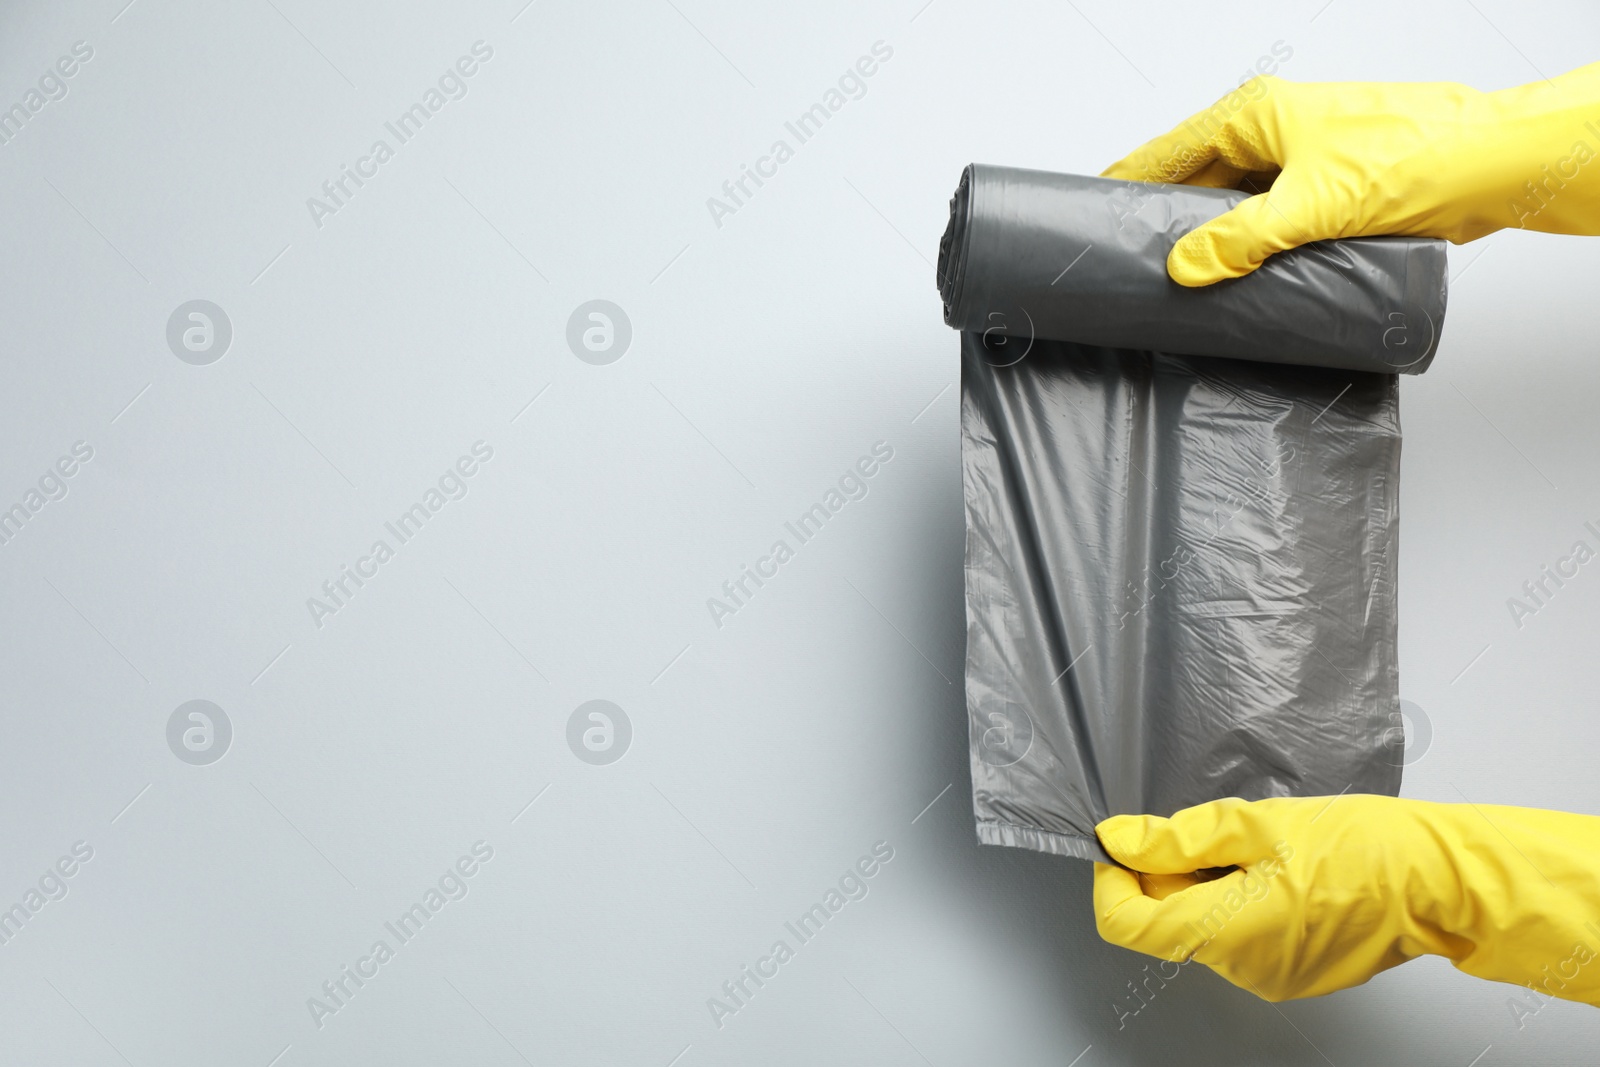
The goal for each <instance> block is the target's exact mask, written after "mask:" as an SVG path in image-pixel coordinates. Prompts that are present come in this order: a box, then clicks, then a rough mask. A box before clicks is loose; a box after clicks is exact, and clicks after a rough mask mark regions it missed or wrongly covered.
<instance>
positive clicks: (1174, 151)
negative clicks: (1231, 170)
mask: <svg viewBox="0 0 1600 1067" xmlns="http://www.w3.org/2000/svg"><path fill="white" fill-rule="evenodd" d="M1216 158H1217V150H1216V148H1215V147H1213V146H1211V145H1209V144H1207V143H1205V142H1204V141H1203V140H1197V139H1196V138H1195V136H1194V135H1193V133H1191V132H1190V131H1189V130H1188V129H1187V128H1186V127H1185V126H1179V127H1178V128H1177V129H1175V130H1173V131H1172V132H1171V133H1166V134H1162V135H1161V136H1160V137H1156V138H1152V139H1151V140H1149V141H1147V142H1145V143H1144V144H1142V145H1140V146H1139V147H1138V148H1136V149H1134V150H1133V151H1132V152H1130V153H1128V154H1127V155H1126V156H1123V157H1122V158H1121V159H1119V160H1117V161H1116V162H1115V163H1113V164H1111V166H1109V167H1107V168H1106V169H1105V170H1103V171H1101V172H1100V177H1102V178H1117V179H1120V180H1122V181H1135V182H1182V181H1185V180H1187V179H1188V178H1189V176H1190V175H1192V174H1194V173H1196V172H1198V171H1200V170H1202V169H1204V168H1205V167H1206V166H1207V165H1208V164H1209V163H1210V162H1211V161H1212V160H1214V159H1216Z"/></svg>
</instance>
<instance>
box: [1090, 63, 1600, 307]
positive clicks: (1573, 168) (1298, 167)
mask: <svg viewBox="0 0 1600 1067" xmlns="http://www.w3.org/2000/svg"><path fill="white" fill-rule="evenodd" d="M1597 155H1600V63H1597V64H1592V65H1590V66H1587V67H1582V68H1580V69H1578V70H1575V71H1572V72H1570V73H1568V74H1565V75H1562V76H1561V77H1559V78H1557V79H1555V81H1553V82H1544V81H1541V82H1535V83H1533V84H1531V85H1525V86H1519V87H1517V88H1514V89H1505V90H1502V91H1500V92H1494V93H1483V92H1479V91H1478V90H1476V89H1472V88H1470V87H1468V86H1465V85H1457V84H1454V83H1449V82H1437V83H1378V82H1373V83H1368V82H1348V83H1340V82H1328V83H1317V84H1296V83H1294V82H1289V81H1284V80H1283V79H1281V78H1275V77H1271V76H1265V75H1264V76H1262V77H1258V78H1253V79H1251V80H1250V81H1248V82H1246V83H1245V84H1244V85H1241V86H1240V87H1239V88H1238V89H1237V90H1235V91H1234V92H1232V93H1229V94H1228V95H1227V96H1224V97H1223V98H1222V99H1221V100H1219V101H1217V103H1215V104H1213V105H1212V106H1211V107H1209V108H1207V109H1206V110H1205V111H1202V112H1200V113H1199V114H1197V115H1195V116H1193V117H1192V118H1190V119H1188V120H1187V121H1186V122H1184V123H1182V124H1181V125H1179V126H1178V127H1177V128H1176V129H1174V130H1173V131H1172V132H1170V133H1168V134H1166V135H1164V136H1161V137H1157V138H1156V139H1155V140H1153V141H1151V142H1149V143H1148V144H1146V145H1144V146H1143V147H1142V148H1139V149H1138V150H1137V151H1135V152H1133V153H1132V154H1131V155H1129V156H1127V157H1126V158H1124V159H1122V160H1120V161H1118V162H1116V163H1114V164H1112V165H1111V166H1110V167H1108V168H1107V169H1106V170H1105V171H1104V172H1103V174H1102V176H1103V177H1107V178H1119V179H1125V180H1135V181H1154V182H1183V183H1187V184H1191V185H1206V186H1215V187H1228V188H1237V189H1243V190H1248V191H1252V192H1255V193H1257V194H1258V195H1255V196H1252V197H1250V198H1249V199H1247V200H1245V201H1243V202H1241V203H1240V204H1238V205H1237V206H1236V207H1234V208H1233V210H1231V211H1229V212H1227V213H1226V214H1224V215H1222V216H1220V217H1218V218H1216V219H1214V220H1212V221H1211V222H1208V223H1206V224H1205V225H1203V226H1200V227H1198V228H1197V229H1195V230H1194V231H1192V232H1191V233H1188V234H1186V235H1185V236H1184V237H1183V238H1181V239H1180V240H1179V241H1178V243H1177V244H1176V245H1175V246H1173V249H1172V252H1171V254H1170V255H1169V256H1168V258H1167V271H1168V273H1169V274H1170V275H1171V277H1172V279H1173V280H1174V281H1176V282H1178V283H1179V284H1180V285H1187V286H1199V285H1210V284H1212V283H1213V282H1217V281H1220V280H1222V279H1224V278H1236V277H1239V276H1241V275H1244V274H1248V273H1250V272H1251V271H1253V270H1255V269H1256V268H1257V267H1259V266H1260V265H1261V264H1262V262H1263V261H1264V260H1265V259H1266V258H1267V257H1268V256H1270V255H1272V254H1273V253H1275V252H1282V251H1284V250H1286V249H1290V248H1295V247H1297V246H1299V245H1302V244H1305V243H1307V242H1309V241H1321V240H1327V239H1330V238H1335V237H1371V236H1379V235H1383V234H1405V235H1411V236H1426V237H1443V238H1448V239H1449V240H1451V241H1454V242H1456V243H1457V244H1460V243H1462V242H1465V241H1471V240H1475V239H1476V238H1479V237H1482V236H1484V235H1485V234H1489V233H1493V232H1494V231H1496V230H1499V229H1502V228H1505V227H1507V226H1522V227H1526V228H1528V229H1534V230H1543V231H1545V232H1547V233H1581V234H1597V233H1600V163H1597V162H1595V159H1596V156H1597Z"/></svg>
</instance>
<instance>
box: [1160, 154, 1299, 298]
mask: <svg viewBox="0 0 1600 1067" xmlns="http://www.w3.org/2000/svg"><path fill="white" fill-rule="evenodd" d="M1279 184H1280V185H1281V184H1282V180H1281V179H1280V182H1279ZM1277 192H1278V189H1277V188H1276V187H1274V189H1273V190H1272V191H1271V192H1266V193H1258V194H1256V195H1255V196H1252V197H1250V198H1249V199H1247V200H1242V201H1240V202H1239V203H1238V204H1237V205H1235V206H1234V208H1233V209H1232V210H1231V211H1228V212H1226V213H1224V214H1221V215H1218V216H1217V217H1216V218H1214V219H1212V220H1211V221H1210V222H1207V223H1204V224H1202V225H1200V226H1197V227H1195V228H1194V229H1193V230H1190V231H1189V232H1188V233H1186V234H1184V235H1183V236H1182V237H1181V238H1179V239H1178V243H1177V244H1175V245H1173V246H1172V251H1171V252H1170V253H1168V255H1167V274H1168V275H1169V276H1171V278H1172V280H1173V281H1175V282H1177V283H1178V284H1179V285H1183V286H1188V287H1190V288H1194V287H1197V286H1202V285H1212V284H1215V283H1216V282H1220V281H1222V280H1223V279H1224V278H1239V277H1243V276H1244V275H1246V274H1249V273H1250V272H1251V271H1253V270H1255V269H1256V268H1257V267H1259V266H1261V264H1262V263H1264V262H1266V259H1267V257H1268V256H1270V255H1272V254H1273V253H1275V252H1283V251H1286V250H1288V249H1290V248H1297V247H1299V246H1300V245H1303V244H1306V243H1307V242H1309V241H1314V240H1317V237H1315V236H1313V235H1312V234H1311V233H1310V232H1309V231H1308V229H1307V227H1306V225H1305V223H1304V222H1302V221H1297V220H1295V219H1293V218H1291V213H1287V212H1286V209H1285V208H1284V206H1283V202H1284V201H1285V200H1286V199H1287V198H1285V197H1282V196H1276V197H1275V194H1276V193H1277Z"/></svg>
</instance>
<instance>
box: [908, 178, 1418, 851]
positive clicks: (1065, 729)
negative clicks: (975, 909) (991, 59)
mask: <svg viewBox="0 0 1600 1067" xmlns="http://www.w3.org/2000/svg"><path fill="white" fill-rule="evenodd" d="M1244 195H1245V194H1243V193H1238V192H1232V191H1227V190H1215V189H1200V188H1190V187H1185V186H1167V185H1146V184H1144V183H1130V182H1115V181H1108V180H1105V179H1098V178H1085V177H1078V176H1072V175H1055V174H1044V173H1040V172H1036V171H1022V170H1015V169H1009V168H999V167H983V166H972V167H969V168H968V169H967V171H966V173H965V174H964V175H963V177H962V181H961V186H960V188H959V189H958V191H957V194H956V197H955V199H954V200H953V201H952V203H951V221H950V227H949V229H948V230H947V231H946V234H945V238H944V241H943V242H942V244H941V248H940V256H939V284H940V290H941V293H942V295H943V296H944V300H945V320H946V322H947V323H949V324H950V325H952V326H954V327H956V328H957V329H960V330H961V331H962V335H961V352H962V368H961V383H962V401H961V454H962V466H963V481H964V491H965V499H966V523H967V536H966V604H967V608H966V610H967V661H966V696H967V706H968V713H969V717H970V730H971V751H972V761H971V762H972V782H973V803H974V809H975V813H976V817H977V825H978V836H979V839H980V840H982V841H984V842H986V843H990V844H1005V845H1017V846H1023V847H1028V848H1034V849H1039V850H1043V851H1048V852H1055V853H1060V854H1064V855H1069V856H1076V857H1079V858H1084V859H1099V860H1102V861H1106V860H1107V859H1108V857H1106V856H1105V854H1104V852H1103V851H1102V850H1101V849H1100V847H1099V844H1098V842H1097V841H1096V839H1095V837H1094V826H1095V824H1096V823H1098V822H1099V821H1101V820H1102V819H1104V818H1106V817H1107V816H1109V815H1113V814H1119V813H1150V814H1158V815H1168V814H1171V813H1172V812H1173V811H1176V810H1178V809H1179V808H1183V807H1187V806H1189V805H1192V804H1198V803H1202V802H1204V801H1207V800H1212V799H1216V798H1219V797H1224V796H1238V797H1244V798H1247V799H1257V798H1261V797H1266V796H1283V795H1334V794H1338V793H1341V792H1347V791H1348V792H1357V793H1387V794H1394V793H1397V792H1398V790H1399V786H1400V765H1401V762H1402V754H1403V747H1402V746H1403V734H1402V733H1401V731H1400V728H1399V727H1400V717H1399V707H1398V668H1397V664H1396V656H1395V620H1396V605H1395V578H1396V575H1395V561H1396V541H1397V536H1398V520H1397V511H1396V504H1397V494H1398V489H1399V484H1398V476H1399V461H1400V424H1399V408H1398V399H1399V397H1398V384H1397V379H1396V377H1395V373H1396V372H1399V371H1406V372H1412V373H1415V372H1417V371H1420V370H1422V369H1423V368H1424V367H1426V365H1427V363H1428V362H1429V361H1430V360H1431V359H1432V356H1433V352H1434V350H1435V348H1436V347H1437V343H1438V336H1439V330H1440V327H1441V326H1442V324H1443V320H1444V307H1445V279H1446V273H1445V255H1444V250H1443V245H1442V243H1441V242H1438V241H1433V240H1424V239H1394V238H1386V239H1376V240H1372V239H1369V240H1347V241H1333V242H1324V243H1320V244H1315V245H1308V246H1306V247H1305V248H1302V249H1298V250H1295V251H1292V252H1287V253H1283V254H1280V255H1277V256H1274V257H1272V258H1271V259H1270V260H1269V261H1268V262H1267V263H1266V264H1265V265H1264V266H1263V267H1262V268H1261V269H1260V270H1258V271H1257V272H1255V273H1254V274H1252V275H1249V276H1247V277H1245V278H1241V279H1236V280H1232V281H1226V282H1223V283H1220V284H1219V285H1216V286H1212V287H1209V288H1206V289H1196V290H1187V289H1183V288H1182V287H1180V286H1177V285H1175V284H1174V283H1172V282H1171V281H1170V280H1168V278H1167V276H1166V269H1165V263H1166V256H1167V252H1168V250H1169V249H1170V248H1171V246H1172V243H1173V242H1174V241H1176V240H1177V238H1178V237H1179V236H1181V235H1182V234H1183V233H1186V232H1188V231H1189V230H1190V229H1192V228H1193V227H1194V226H1196V225H1198V224H1199V223H1201V222H1203V221H1205V220H1206V219H1209V218H1212V217H1214V216H1216V215H1218V214H1220V213H1221V212H1223V211H1225V210H1227V208H1228V207H1230V206H1231V205H1232V204H1234V203H1236V202H1237V201H1238V200H1240V199H1242V198H1243V196H1244ZM1179 353H1182V354H1179ZM1230 356H1231V357H1234V358H1221V357H1230Z"/></svg>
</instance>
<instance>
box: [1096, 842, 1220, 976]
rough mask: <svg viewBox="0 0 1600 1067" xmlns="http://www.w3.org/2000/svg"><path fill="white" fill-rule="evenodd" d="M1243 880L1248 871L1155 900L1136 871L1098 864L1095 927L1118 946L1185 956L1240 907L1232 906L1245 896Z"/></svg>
mask: <svg viewBox="0 0 1600 1067" xmlns="http://www.w3.org/2000/svg"><path fill="white" fill-rule="evenodd" d="M1244 878H1245V872H1243V871H1235V872H1233V873H1232V874H1229V875H1226V876H1224V877H1222V878H1219V879H1217V880H1215V881H1211V882H1199V883H1196V884H1194V885H1191V886H1189V887H1188V888H1187V889H1183V890H1181V891H1179V892H1176V893H1174V894H1172V895H1171V896H1169V897H1167V898H1166V899H1165V900H1157V899H1155V898H1154V897H1150V896H1146V895H1145V894H1144V893H1143V892H1142V891H1141V888H1140V884H1139V876H1138V875H1136V874H1133V873H1132V872H1129V871H1124V870H1122V869H1121V868H1119V867H1111V866H1108V865H1105V864H1097V865H1096V867H1095V872H1094V910H1095V928H1096V929H1097V930H1098V931H1099V932H1100V936H1101V937H1102V938H1104V939H1105V940H1106V941H1109V942H1110V943H1112V944H1114V945H1120V946H1122V947H1123V948H1127V949H1132V950H1133V951H1135V952H1143V953H1144V954H1145V955H1147V956H1159V957H1160V958H1162V959H1168V960H1174V961H1183V960H1187V959H1189V958H1190V957H1192V956H1194V955H1195V954H1196V953H1197V952H1199V951H1200V950H1201V949H1202V948H1203V947H1205V946H1206V945H1207V944H1208V943H1209V942H1210V941H1211V940H1212V939H1213V938H1214V937H1216V936H1217V935H1218V934H1219V933H1221V932H1222V931H1223V929H1224V928H1225V927H1226V926H1227V924H1228V922H1229V920H1230V919H1231V918H1232V917H1233V915H1234V914H1235V913H1236V912H1237V911H1238V908H1237V907H1233V906H1231V905H1232V903H1233V902H1234V901H1243V900H1245V899H1246V898H1245V897H1244V896H1243V895H1242V894H1241V893H1240V891H1239V890H1240V885H1241V883H1242V882H1243V880H1244ZM1230 893H1231V896H1230Z"/></svg>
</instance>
